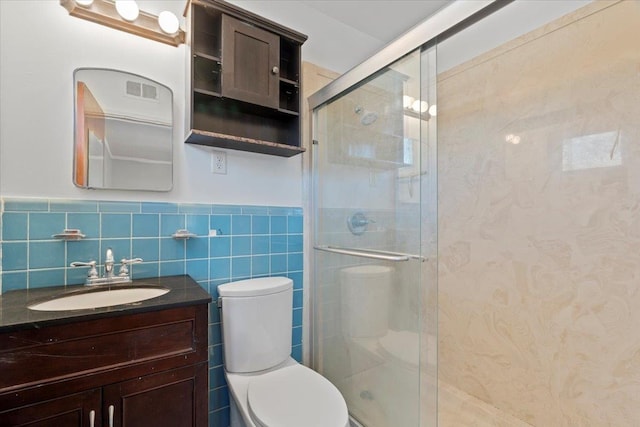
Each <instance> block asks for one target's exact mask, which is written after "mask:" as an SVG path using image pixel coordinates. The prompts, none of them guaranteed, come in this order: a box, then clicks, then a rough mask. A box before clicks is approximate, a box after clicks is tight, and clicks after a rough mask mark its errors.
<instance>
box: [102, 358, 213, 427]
mask: <svg viewBox="0 0 640 427" xmlns="http://www.w3.org/2000/svg"><path fill="white" fill-rule="evenodd" d="M207 375H208V373H207V364H206V363H201V364H198V365H191V366H187V367H185V368H180V369H174V370H171V371H165V372H161V373H158V374H153V375H147V376H144V377H138V378H134V379H132V380H128V381H123V382H120V383H117V384H113V385H109V386H105V387H104V399H103V419H104V422H103V425H105V426H110V427H176V426H180V427H189V426H194V427H205V426H207V425H208V409H207V408H208V407H207V383H208V381H207ZM111 418H112V419H113V421H112V420H111Z"/></svg>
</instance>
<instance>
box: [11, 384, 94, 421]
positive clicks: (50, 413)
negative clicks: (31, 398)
mask: <svg viewBox="0 0 640 427" xmlns="http://www.w3.org/2000/svg"><path fill="white" fill-rule="evenodd" d="M101 405H102V399H101V390H100V389H94V390H89V391H85V392H82V393H75V394H70V395H68V396H64V397H60V398H57V399H51V400H47V401H45V402H38V403H35V404H32V405H28V406H23V407H20V408H15V409H11V410H9V411H7V412H0V425H2V426H11V427H19V426H25V427H26V426H28V427H98V426H100V420H101V417H102V413H101Z"/></svg>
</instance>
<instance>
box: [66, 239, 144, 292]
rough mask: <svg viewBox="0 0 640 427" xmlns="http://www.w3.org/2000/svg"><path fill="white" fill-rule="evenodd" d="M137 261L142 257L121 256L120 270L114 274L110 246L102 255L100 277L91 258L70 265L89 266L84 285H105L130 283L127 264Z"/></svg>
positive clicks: (113, 262)
mask: <svg viewBox="0 0 640 427" xmlns="http://www.w3.org/2000/svg"><path fill="white" fill-rule="evenodd" d="M139 262H142V258H132V259H125V258H123V259H122V260H120V271H119V272H118V275H117V276H114V274H113V267H114V264H115V261H114V257H113V250H112V249H111V248H108V249H107V253H106V254H105V257H104V275H103V276H102V277H100V275H99V274H98V270H97V268H96V262H95V261H93V260H92V261H89V262H82V261H74V262H72V263H71V267H90V268H89V274H88V275H87V281H86V282H85V285H105V284H116V283H130V282H131V277H130V276H129V268H128V267H127V266H128V265H131V264H137V263H139Z"/></svg>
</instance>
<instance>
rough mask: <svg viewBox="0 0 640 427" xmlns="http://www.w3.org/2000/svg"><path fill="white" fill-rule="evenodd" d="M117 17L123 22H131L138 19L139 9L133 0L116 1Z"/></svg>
mask: <svg viewBox="0 0 640 427" xmlns="http://www.w3.org/2000/svg"><path fill="white" fill-rule="evenodd" d="M116 10H117V11H118V15H120V16H121V17H122V19H124V20H125V21H129V22H133V21H135V20H136V19H137V18H138V15H139V14H140V9H139V8H138V4H137V3H136V2H135V0H116Z"/></svg>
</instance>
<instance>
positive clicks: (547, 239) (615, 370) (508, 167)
mask: <svg viewBox="0 0 640 427" xmlns="http://www.w3.org/2000/svg"><path fill="white" fill-rule="evenodd" d="M438 91H439V93H438V95H439V96H438V98H439V104H438V109H439V116H438V129H439V146H438V154H439V164H438V173H439V230H438V231H439V256H440V258H439V266H438V267H439V310H440V311H439V312H440V317H439V334H440V335H439V345H440V347H439V373H440V379H441V380H443V381H445V382H447V383H450V384H452V385H454V386H455V387H458V388H459V389H462V390H464V391H465V392H467V393H469V394H471V395H473V396H475V397H477V398H480V399H482V400H484V401H486V402H488V403H490V404H492V405H494V406H495V407H497V408H499V409H502V410H505V411H507V412H509V413H511V414H513V415H515V416H517V417H518V418H520V419H522V420H524V421H526V422H528V423H530V424H532V425H535V426H544V427H546V426H638V425H640V410H639V409H638V408H640V334H638V325H640V2H638V1H623V2H620V3H612V2H596V3H595V4H592V5H590V6H588V7H587V8H585V9H582V10H579V11H577V12H575V13H574V14H572V15H571V16H569V17H564V18H562V19H560V20H558V21H557V22H554V23H551V24H549V25H547V26H546V27H544V28H542V29H540V30H537V31H535V32H534V33H531V34H527V35H525V36H523V37H521V38H518V39H516V40H514V41H512V42H510V43H509V44H508V45H507V46H503V47H501V48H498V49H497V50H495V51H492V52H489V53H487V54H485V55H483V56H482V57H481V58H476V59H474V60H472V61H471V62H470V63H467V64H463V65H461V66H459V67H457V68H455V69H453V70H451V71H449V72H447V73H446V74H444V75H441V76H439V87H438ZM516 142H517V144H516Z"/></svg>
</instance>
